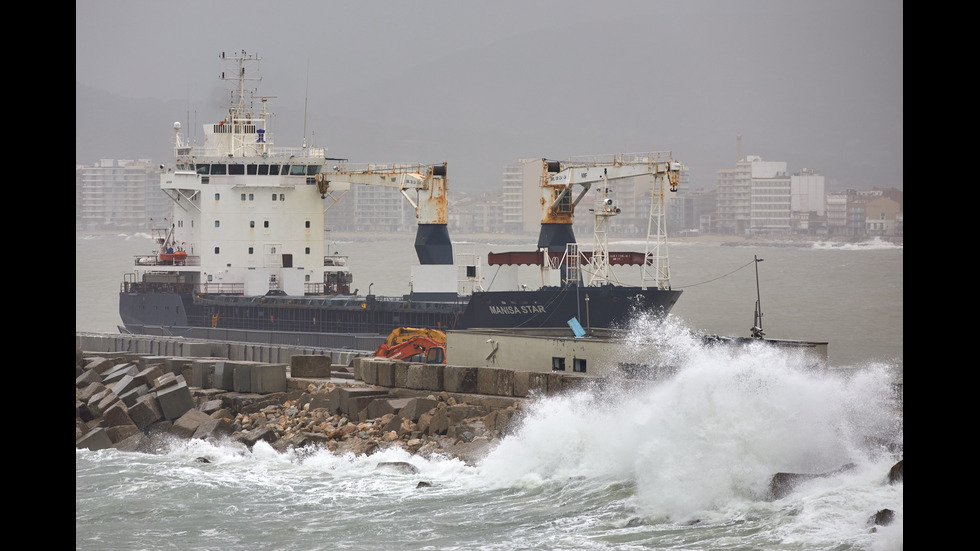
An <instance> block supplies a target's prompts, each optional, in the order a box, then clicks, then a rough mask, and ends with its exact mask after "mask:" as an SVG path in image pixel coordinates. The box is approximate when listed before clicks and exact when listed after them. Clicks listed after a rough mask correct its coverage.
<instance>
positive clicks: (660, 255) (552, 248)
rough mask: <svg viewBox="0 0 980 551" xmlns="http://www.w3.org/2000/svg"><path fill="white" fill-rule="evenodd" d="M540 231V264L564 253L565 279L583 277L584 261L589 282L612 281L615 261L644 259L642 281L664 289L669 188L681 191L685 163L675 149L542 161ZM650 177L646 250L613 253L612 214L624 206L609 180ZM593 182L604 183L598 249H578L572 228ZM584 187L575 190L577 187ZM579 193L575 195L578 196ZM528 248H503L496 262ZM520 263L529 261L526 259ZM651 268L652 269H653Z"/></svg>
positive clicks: (666, 282) (598, 217)
mask: <svg viewBox="0 0 980 551" xmlns="http://www.w3.org/2000/svg"><path fill="white" fill-rule="evenodd" d="M541 167H542V174H541V180H540V181H541V198H540V202H541V208H542V213H541V231H540V233H539V235H538V250H539V251H540V252H542V253H544V254H537V253H535V254H537V257H538V259H539V260H538V262H537V263H539V264H542V265H544V264H551V265H552V266H554V265H555V260H556V257H561V258H562V260H561V267H562V268H563V270H564V275H563V277H562V279H563V281H564V282H566V283H570V282H578V281H580V279H579V273H578V270H579V268H578V265H579V260H580V259H583V260H585V261H587V262H588V264H589V265H590V266H591V271H592V274H593V278H592V281H590V282H589V283H588V284H590V285H601V284H605V283H608V282H609V277H610V272H609V266H610V264H633V265H635V264H640V265H642V266H643V267H644V274H643V286H644V287H646V286H647V283H648V282H650V281H651V280H652V281H653V282H654V284H655V285H656V286H657V287H659V288H669V287H670V280H669V267H668V265H667V257H666V228H665V227H664V216H663V209H664V200H665V197H664V190H665V189H666V188H669V189H670V191H677V185H678V183H679V179H680V170H681V163H679V162H677V161H674V160H673V155H672V154H671V153H670V152H656V153H634V154H622V155H612V156H596V157H576V158H572V159H569V160H567V161H549V160H547V159H542V160H541ZM641 176H650V177H652V179H653V187H652V197H651V209H650V224H649V227H648V232H647V250H646V252H645V253H644V254H643V255H642V256H641V255H640V254H639V253H614V254H610V253H609V250H608V238H607V236H606V230H607V227H608V221H609V219H610V218H611V217H613V216H615V215H617V214H619V212H620V209H619V208H618V207H617V206H616V205H615V203H614V201H613V200H612V199H610V197H609V186H608V184H609V182H610V181H612V180H621V179H625V178H636V177H641ZM593 184H600V185H599V189H598V190H597V191H598V197H597V201H596V206H595V208H594V209H593V211H594V213H595V217H596V230H595V239H596V246H595V250H594V251H593V253H592V254H591V255H590V254H588V253H581V254H580V253H578V245H577V243H576V240H575V235H574V232H573V230H572V221H573V218H574V214H575V208H576V207H577V206H578V204H579V203H580V202H581V201H582V199H583V198H585V196H586V194H587V193H588V191H589V190H590V189H591V187H592V186H593ZM576 186H578V187H579V188H580V190H578V192H577V194H576V190H575V189H574V188H575V187H576ZM573 195H574V198H573ZM524 254H526V253H502V254H500V255H496V258H494V256H493V255H492V256H491V264H503V263H513V262H510V260H516V259H517V258H518V257H520V258H521V259H523V260H526V259H527V257H526V256H523V255H524ZM520 263H527V262H523V261H521V262H520ZM650 267H652V269H653V273H651V272H649V271H648V270H649V269H650Z"/></svg>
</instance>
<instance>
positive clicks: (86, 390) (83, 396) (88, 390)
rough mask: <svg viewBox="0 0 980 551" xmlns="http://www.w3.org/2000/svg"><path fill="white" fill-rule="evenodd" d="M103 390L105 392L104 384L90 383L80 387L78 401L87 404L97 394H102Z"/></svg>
mask: <svg viewBox="0 0 980 551" xmlns="http://www.w3.org/2000/svg"><path fill="white" fill-rule="evenodd" d="M103 390H105V385H104V384H102V383H100V382H94V383H90V384H88V385H86V386H84V387H82V390H81V392H79V394H78V399H79V400H81V401H83V402H88V401H89V400H91V399H92V397H93V396H95V395H96V394H97V393H99V392H102V391H103Z"/></svg>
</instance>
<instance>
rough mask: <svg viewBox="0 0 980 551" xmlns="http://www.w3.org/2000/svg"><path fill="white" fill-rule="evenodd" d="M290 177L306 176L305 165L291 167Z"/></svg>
mask: <svg viewBox="0 0 980 551" xmlns="http://www.w3.org/2000/svg"><path fill="white" fill-rule="evenodd" d="M289 175H290V176H305V175H306V166H305V165H293V166H291V167H289Z"/></svg>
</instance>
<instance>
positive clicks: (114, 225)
mask: <svg viewBox="0 0 980 551" xmlns="http://www.w3.org/2000/svg"><path fill="white" fill-rule="evenodd" d="M159 174H160V170H159V167H156V166H154V165H153V163H152V162H151V161H150V160H148V159H139V160H135V161H133V160H114V159H101V160H99V161H98V162H97V163H95V164H93V165H85V166H80V167H76V169H75V228H76V230H82V231H98V230H127V231H145V230H148V229H150V227H151V225H152V223H151V220H156V221H157V223H162V221H163V218H164V217H165V216H166V212H167V198H166V196H165V195H164V194H163V193H161V192H160V176H159Z"/></svg>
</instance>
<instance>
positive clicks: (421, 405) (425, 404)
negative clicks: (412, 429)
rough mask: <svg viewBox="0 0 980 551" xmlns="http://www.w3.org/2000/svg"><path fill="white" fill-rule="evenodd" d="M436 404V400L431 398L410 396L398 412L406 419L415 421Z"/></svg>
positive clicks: (437, 403)
mask: <svg viewBox="0 0 980 551" xmlns="http://www.w3.org/2000/svg"><path fill="white" fill-rule="evenodd" d="M438 405H439V402H438V400H433V399H432V398H410V399H409V401H408V403H406V404H405V406H404V407H403V408H401V410H399V412H398V413H399V414H401V415H402V416H403V417H405V418H406V419H411V420H412V421H413V422H416V423H417V422H418V420H419V418H420V417H421V416H422V414H423V413H428V412H429V411H431V410H432V409H435V407H436V406H438Z"/></svg>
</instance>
